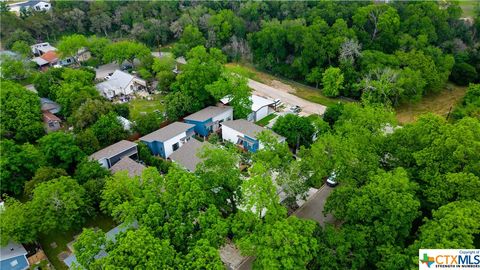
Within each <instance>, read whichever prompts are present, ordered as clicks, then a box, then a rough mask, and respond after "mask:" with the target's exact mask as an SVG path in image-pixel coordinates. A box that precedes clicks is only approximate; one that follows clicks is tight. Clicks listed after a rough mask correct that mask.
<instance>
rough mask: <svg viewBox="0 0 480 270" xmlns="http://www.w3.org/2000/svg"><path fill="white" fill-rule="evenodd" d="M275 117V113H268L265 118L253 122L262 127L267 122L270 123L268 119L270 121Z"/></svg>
mask: <svg viewBox="0 0 480 270" xmlns="http://www.w3.org/2000/svg"><path fill="white" fill-rule="evenodd" d="M275 117H277V114H275V113H272V114H269V115H267V116H266V117H265V118H263V119H260V120H259V121H257V122H256V123H255V124H257V125H259V126H262V127H264V126H266V125H268V123H270V121H272V119H273V118H275Z"/></svg>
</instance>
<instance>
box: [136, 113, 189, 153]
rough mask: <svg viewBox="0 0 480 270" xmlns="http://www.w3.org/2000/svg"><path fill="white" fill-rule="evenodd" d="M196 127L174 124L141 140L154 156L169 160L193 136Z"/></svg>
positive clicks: (180, 123)
mask: <svg viewBox="0 0 480 270" xmlns="http://www.w3.org/2000/svg"><path fill="white" fill-rule="evenodd" d="M194 128H195V125H193V124H187V123H182V122H174V123H172V124H170V125H168V126H166V127H163V128H161V129H158V130H156V131H154V132H152V133H150V134H147V135H145V136H143V137H141V138H140V141H141V142H143V143H145V144H146V145H147V146H148V148H149V149H150V151H151V152H152V154H154V155H159V156H161V157H163V158H168V157H169V156H170V155H171V154H172V153H173V152H174V151H176V150H177V149H179V148H180V147H182V146H183V145H184V144H185V143H187V142H188V141H189V140H190V138H191V137H192V136H193V134H194V131H193V129H194Z"/></svg>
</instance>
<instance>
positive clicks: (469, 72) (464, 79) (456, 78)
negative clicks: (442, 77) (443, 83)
mask: <svg viewBox="0 0 480 270" xmlns="http://www.w3.org/2000/svg"><path fill="white" fill-rule="evenodd" d="M477 76H478V74H477V71H476V70H475V68H474V67H473V66H471V65H469V64H467V63H465V62H463V63H458V64H455V65H454V66H453V69H452V74H450V80H452V81H453V82H454V83H456V84H458V85H468V84H469V83H472V82H474V81H475V80H476V79H477Z"/></svg>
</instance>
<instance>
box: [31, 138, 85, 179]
mask: <svg viewBox="0 0 480 270" xmlns="http://www.w3.org/2000/svg"><path fill="white" fill-rule="evenodd" d="M38 146H39V149H40V151H42V153H43V154H44V155H45V158H46V160H47V162H48V164H50V165H52V166H55V167H59V168H62V169H65V170H67V171H69V172H72V171H73V169H74V168H75V166H76V165H77V164H78V163H79V162H80V161H81V160H82V158H83V157H84V156H85V153H83V151H82V150H81V149H80V148H79V147H78V146H77V145H76V142H75V138H74V136H73V135H72V134H69V133H64V132H60V131H58V132H52V133H50V134H48V135H45V136H43V137H42V138H41V139H40V140H38Z"/></svg>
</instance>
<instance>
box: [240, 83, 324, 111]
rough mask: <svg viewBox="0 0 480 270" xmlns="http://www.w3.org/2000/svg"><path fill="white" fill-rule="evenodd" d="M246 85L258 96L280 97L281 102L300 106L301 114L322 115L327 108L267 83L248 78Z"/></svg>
mask: <svg viewBox="0 0 480 270" xmlns="http://www.w3.org/2000/svg"><path fill="white" fill-rule="evenodd" d="M248 86H249V87H250V88H252V89H253V93H254V94H256V95H259V96H265V97H269V98H271V99H277V98H278V99H280V100H281V101H282V102H283V103H286V104H288V105H298V106H300V107H301V108H302V112H303V114H307V115H310V114H320V115H322V114H323V113H324V112H325V110H326V109H327V107H326V106H323V105H320V104H318V103H313V102H311V101H308V100H305V99H303V98H299V97H297V96H295V95H293V94H291V93H289V92H287V91H285V90H282V89H279V88H274V87H271V86H269V85H266V84H263V83H260V82H257V81H254V80H250V79H249V80H248Z"/></svg>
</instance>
